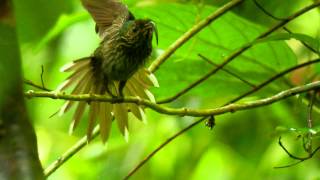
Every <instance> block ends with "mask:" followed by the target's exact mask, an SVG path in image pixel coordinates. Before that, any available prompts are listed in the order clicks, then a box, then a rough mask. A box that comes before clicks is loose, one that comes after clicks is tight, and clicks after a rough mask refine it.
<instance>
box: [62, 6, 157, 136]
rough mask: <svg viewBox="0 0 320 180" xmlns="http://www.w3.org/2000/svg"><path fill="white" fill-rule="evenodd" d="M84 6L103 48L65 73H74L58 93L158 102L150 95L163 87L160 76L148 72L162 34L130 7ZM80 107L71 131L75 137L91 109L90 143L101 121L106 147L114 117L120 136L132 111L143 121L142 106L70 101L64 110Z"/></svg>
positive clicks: (98, 48)
mask: <svg viewBox="0 0 320 180" xmlns="http://www.w3.org/2000/svg"><path fill="white" fill-rule="evenodd" d="M81 2H82V5H83V6H84V7H85V9H86V10H87V11H88V12H89V14H90V15H91V16H92V18H93V19H94V21H95V23H96V26H95V31H96V33H97V34H98V35H99V37H100V38H101V43H100V44H99V46H98V47H97V48H96V50H95V51H94V53H93V54H92V55H91V56H88V57H84V58H81V59H78V60H75V61H73V62H72V63H70V64H67V65H65V66H63V67H62V68H61V71H62V72H71V71H73V73H72V74H71V75H70V76H69V77H68V78H67V80H66V81H64V82H63V83H62V84H61V85H60V86H59V87H58V88H57V91H64V90H66V89H67V88H69V87H71V86H75V87H74V89H73V91H72V92H71V94H87V93H94V94H106V95H109V96H111V97H114V98H121V97H123V96H124V95H130V96H137V97H140V98H145V99H149V100H151V101H155V100H154V97H153V95H152V93H151V92H150V91H149V90H148V89H149V88H150V87H151V86H156V87H158V86H159V85H158V82H157V80H156V78H155V76H154V75H153V74H152V73H151V72H149V71H148V70H147V69H146V68H144V66H145V64H146V61H147V60H148V59H149V57H150V55H151V53H152V49H153V47H152V39H153V34H155V37H156V43H157V44H158V31H157V27H156V25H155V23H154V22H153V21H152V20H150V19H136V18H135V17H134V15H133V14H132V13H131V12H130V11H129V10H128V7H127V6H126V5H125V4H123V3H122V2H120V1H118V0H81ZM76 103H77V107H76V110H75V114H74V116H73V120H72V123H71V126H70V130H69V132H70V133H72V132H73V131H74V129H75V127H76V126H77V125H78V124H79V122H80V119H81V117H82V115H83V113H84V111H85V108H86V106H87V105H88V106H89V119H88V121H89V122H88V129H87V137H88V139H89V140H90V138H91V135H92V131H93V127H94V125H95V124H96V120H97V119H99V120H100V124H99V125H100V134H101V138H102V140H103V142H106V140H107V139H108V137H109V133H110V128H111V123H112V120H113V118H115V120H116V121H117V123H118V127H119V128H120V131H121V133H122V134H123V135H124V136H125V137H127V134H128V112H129V111H130V112H132V113H133V114H134V115H135V116H136V117H137V118H138V119H140V120H144V119H145V117H144V112H143V109H142V108H141V107H139V106H138V105H135V104H130V103H119V104H111V103H108V102H74V101H67V102H66V103H65V104H64V105H63V106H62V107H61V109H60V113H59V114H60V115H61V114H64V113H66V112H67V111H68V110H69V109H70V108H71V107H72V106H73V105H74V104H76Z"/></svg>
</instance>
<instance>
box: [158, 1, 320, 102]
mask: <svg viewBox="0 0 320 180" xmlns="http://www.w3.org/2000/svg"><path fill="white" fill-rule="evenodd" d="M317 6H320V1H317V2H315V3H314V4H311V5H309V6H306V7H305V8H303V9H301V10H299V11H298V12H296V13H294V14H293V15H291V16H289V17H287V18H286V19H284V20H282V21H280V22H278V23H277V24H275V25H274V26H273V27H271V28H270V29H268V30H267V31H265V32H264V33H262V34H260V35H259V36H258V37H257V38H256V39H254V40H253V41H251V42H250V43H248V44H245V45H244V46H242V47H241V48H239V49H238V50H236V51H235V52H233V53H232V54H230V55H229V56H227V57H226V58H225V59H224V61H223V62H222V63H221V64H220V65H219V66H218V67H216V68H214V69H212V70H211V71H209V72H208V73H207V74H205V75H204V76H202V77H201V78H199V79H198V80H196V81H195V82H193V83H191V84H190V85H189V86H187V87H186V88H184V89H183V90H181V91H180V92H178V93H177V94H175V95H174V96H172V97H169V98H166V99H164V100H162V101H161V102H172V101H174V100H176V99H177V98H179V97H180V96H182V95H184V94H186V93H187V92H189V91H190V90H191V89H193V88H194V87H196V86H198V85H199V84H200V83H202V82H204V81H205V80H207V79H208V78H209V77H211V76H212V75H214V74H215V73H217V72H218V71H219V70H221V69H222V68H223V67H224V66H226V65H227V64H229V63H230V62H231V61H233V60H234V59H235V58H236V57H238V56H239V55H241V54H242V53H243V52H245V51H246V50H247V49H249V48H251V47H252V46H253V45H254V44H256V41H257V40H259V39H262V38H265V37H267V36H268V35H270V34H271V33H273V32H274V31H276V30H278V29H279V28H281V27H282V26H284V25H286V24H287V23H288V22H290V21H292V20H294V19H295V18H297V17H299V16H300V15H302V14H304V13H306V12H308V11H310V10H311V9H313V8H315V7H317Z"/></svg>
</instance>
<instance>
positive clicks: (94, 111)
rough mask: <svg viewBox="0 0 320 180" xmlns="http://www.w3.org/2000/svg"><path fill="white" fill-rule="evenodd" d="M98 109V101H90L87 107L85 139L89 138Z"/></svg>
mask: <svg viewBox="0 0 320 180" xmlns="http://www.w3.org/2000/svg"><path fill="white" fill-rule="evenodd" d="M99 110H100V103H98V102H91V103H90V108H89V120H88V128H87V140H88V141H90V140H91V136H92V131H93V128H94V125H95V122H96V119H97V116H98V114H99Z"/></svg>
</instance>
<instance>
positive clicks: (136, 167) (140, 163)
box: [124, 117, 207, 179]
mask: <svg viewBox="0 0 320 180" xmlns="http://www.w3.org/2000/svg"><path fill="white" fill-rule="evenodd" d="M205 119H207V117H203V118H201V119H200V120H198V121H195V122H194V123H192V124H190V125H189V126H188V127H186V128H184V129H182V130H181V131H179V132H178V133H176V134H174V135H173V136H171V137H170V138H169V139H167V140H166V141H165V142H163V143H162V144H160V145H159V146H158V147H157V148H156V149H155V150H153V151H152V152H151V153H150V154H148V156H147V157H145V158H144V159H143V160H142V161H140V162H139V164H138V165H137V166H135V168H134V169H132V170H131V171H130V172H129V174H128V175H127V176H126V177H125V178H124V179H129V178H130V177H131V176H132V175H133V174H134V173H135V172H137V171H138V170H139V169H140V168H141V167H142V166H143V165H144V164H145V163H146V162H147V161H148V160H149V159H151V158H152V157H153V156H154V155H155V154H156V153H157V152H159V151H160V150H161V149H162V148H163V147H164V146H166V145H167V144H169V143H170V142H171V141H172V140H174V139H175V138H177V137H178V136H180V135H181V134H183V133H184V132H186V131H188V130H189V129H191V128H192V127H194V126H196V125H197V124H199V123H200V122H201V121H203V120H205Z"/></svg>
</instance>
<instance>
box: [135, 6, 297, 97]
mask: <svg viewBox="0 0 320 180" xmlns="http://www.w3.org/2000/svg"><path fill="white" fill-rule="evenodd" d="M215 10H216V8H214V7H210V6H204V7H201V8H200V9H199V8H198V7H196V6H194V5H191V4H186V5H182V4H162V5H157V6H152V7H143V8H137V9H133V11H134V14H136V16H138V17H142V18H143V17H148V18H151V19H153V20H154V21H155V22H156V23H157V25H158V29H159V37H160V40H159V42H160V43H159V48H160V49H161V50H165V49H166V48H167V47H168V46H169V45H170V44H171V43H173V42H174V41H175V40H176V39H177V38H178V37H179V36H181V35H182V34H183V33H184V32H186V31H187V30H188V29H189V28H191V27H192V26H193V25H194V24H195V23H197V22H198V21H199V20H200V19H202V18H204V17H206V16H208V15H209V14H210V13H212V12H214V11H215ZM265 30H266V28H263V27H261V26H259V25H257V24H254V23H251V22H249V21H247V20H245V19H243V18H241V17H239V16H237V15H235V14H233V13H227V14H226V15H224V16H223V17H221V18H219V19H218V20H216V21H214V22H213V23H212V24H211V25H210V26H208V27H207V28H205V29H204V30H203V31H201V32H200V33H199V34H198V35H196V36H195V37H193V38H192V39H191V40H190V41H189V42H187V43H186V44H185V45H184V46H183V47H181V48H180V49H179V50H177V51H176V53H175V54H174V56H173V57H171V58H170V59H169V60H168V61H167V62H166V63H165V64H163V65H162V66H161V68H160V69H159V70H158V71H157V72H156V75H157V77H158V79H159V82H160V88H159V89H155V90H154V92H155V93H156V95H158V97H159V96H160V97H164V96H168V95H170V94H175V93H176V92H178V91H179V90H181V89H182V88H184V87H186V86H187V85H188V84H190V83H191V82H193V81H194V80H196V79H198V78H200V77H201V76H202V75H204V74H205V73H207V72H208V71H209V70H211V69H212V68H213V66H212V65H208V63H207V62H205V61H203V60H201V58H199V57H198V54H199V53H200V54H202V55H204V56H206V57H208V58H209V59H211V60H212V61H214V62H215V63H221V62H222V61H223V59H224V57H226V56H228V55H229V54H230V53H232V52H233V51H234V50H236V49H237V48H239V47H241V46H242V45H244V44H245V43H248V42H250V41H252V40H254V39H255V38H256V37H257V36H258V35H259V34H260V33H261V32H263V31H265ZM294 64H296V57H295V55H294V54H293V52H292V51H291V49H290V48H289V47H288V46H287V44H286V43H285V42H270V43H264V44H259V45H256V46H254V47H253V48H251V49H249V50H248V51H246V52H245V53H243V54H242V55H240V56H239V57H238V58H236V59H235V60H234V61H233V62H232V63H230V64H229V65H228V66H227V67H226V69H230V70H232V71H233V72H234V73H236V74H237V75H239V76H241V77H242V78H243V79H246V80H248V81H250V82H251V83H255V84H257V83H259V82H261V81H263V80H265V79H267V78H269V77H271V76H273V75H274V74H275V73H276V72H279V71H281V70H283V69H286V68H287V67H290V66H293V65H294ZM168 87H169V88H168ZM248 89H249V87H248V85H246V84H243V83H242V82H241V81H240V80H239V79H236V78H235V77H233V76H231V75H229V74H226V73H225V72H222V71H220V72H219V73H217V74H216V75H214V76H213V77H211V78H210V79H209V80H207V81H206V82H204V83H203V84H202V85H200V86H199V87H197V88H196V89H194V90H192V91H191V93H190V95H197V96H198V97H206V98H208V97H212V98H215V99H217V98H224V99H225V97H228V96H235V95H237V94H239V93H243V92H244V91H246V90H248ZM272 90H274V89H272ZM222 95H223V96H222Z"/></svg>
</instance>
